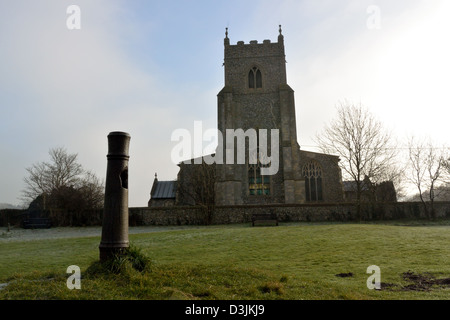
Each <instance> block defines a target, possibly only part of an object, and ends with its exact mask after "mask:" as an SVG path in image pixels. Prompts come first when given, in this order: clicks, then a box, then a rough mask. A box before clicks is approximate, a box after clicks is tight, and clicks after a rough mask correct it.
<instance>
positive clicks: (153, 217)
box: [129, 202, 450, 225]
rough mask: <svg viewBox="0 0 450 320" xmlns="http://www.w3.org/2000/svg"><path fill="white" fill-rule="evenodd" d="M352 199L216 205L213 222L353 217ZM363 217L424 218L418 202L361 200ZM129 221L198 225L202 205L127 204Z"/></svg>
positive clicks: (448, 209) (442, 207) (442, 214)
mask: <svg viewBox="0 0 450 320" xmlns="http://www.w3.org/2000/svg"><path fill="white" fill-rule="evenodd" d="M435 210H436V217H437V218H450V202H437V203H435ZM356 212H357V210H356V205H355V204H354V203H336V204H316V205H311V204H309V205H303V204H298V205H284V204H279V205H239V206H216V208H215V213H214V218H213V222H212V223H213V224H234V223H249V222H251V217H252V215H253V214H262V213H267V214H275V215H276V216H277V217H278V220H279V221H280V222H326V221H336V222H340V221H344V222H345V221H355V220H356ZM362 213H363V218H362V219H363V220H366V221H370V220H396V219H425V218H426V215H425V211H424V208H423V205H422V204H421V203H420V202H397V203H384V204H375V205H373V204H363V205H362ZM129 215H130V225H201V224H203V221H204V220H203V216H204V214H203V211H202V208H200V207H196V206H185V207H155V208H149V207H142V208H130V209H129Z"/></svg>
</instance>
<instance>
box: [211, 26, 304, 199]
mask: <svg viewBox="0 0 450 320" xmlns="http://www.w3.org/2000/svg"><path fill="white" fill-rule="evenodd" d="M224 47H225V48H224V49H225V50H224V52H225V54H224V73H225V86H224V87H223V89H222V90H221V91H220V93H219V94H218V96H217V100H218V105H217V108H218V129H219V131H220V132H221V133H222V135H223V139H224V141H223V146H222V147H223V150H222V151H223V155H225V154H226V148H227V146H229V145H230V144H231V143H233V141H227V138H226V134H225V133H226V131H227V129H234V130H236V129H242V130H244V131H247V130H248V129H254V130H256V131H257V132H259V130H260V129H267V132H268V137H269V138H268V139H267V140H268V142H267V143H268V144H269V145H270V141H271V139H270V133H271V132H273V131H271V130H277V131H278V133H279V139H278V144H277V145H278V149H277V151H278V153H277V154H278V156H279V158H278V159H277V160H278V171H277V172H276V173H275V174H272V175H262V174H261V169H262V168H263V167H264V164H262V163H260V162H259V161H258V162H257V163H256V164H255V163H251V161H249V158H248V153H247V152H246V154H247V155H246V160H245V164H237V163H236V162H235V163H233V164H229V163H228V162H227V163H225V162H224V164H221V165H216V174H217V175H216V186H215V189H216V204H217V205H240V204H264V203H304V202H305V179H304V177H303V176H302V173H301V172H302V170H301V168H300V164H301V162H300V154H301V152H300V147H299V145H298V143H297V131H296V119H295V104H294V91H293V90H292V89H291V87H290V86H289V85H288V84H287V75H286V59H285V48H284V36H283V35H282V30H281V26H280V29H279V35H278V42H276V43H273V42H271V41H270V40H264V41H263V42H262V43H258V41H250V43H248V44H245V43H244V42H243V41H239V42H237V44H236V45H231V44H230V39H229V38H228V28H227V30H226V33H225V39H224ZM233 139H234V138H233ZM273 147H274V146H272V145H270V147H269V149H268V150H269V151H268V152H269V153H271V154H272V155H273V154H275V153H274V152H272V151H274V150H273ZM235 154H236V152H235Z"/></svg>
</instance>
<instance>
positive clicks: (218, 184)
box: [149, 26, 344, 207]
mask: <svg viewBox="0 0 450 320" xmlns="http://www.w3.org/2000/svg"><path fill="white" fill-rule="evenodd" d="M223 66H224V73H225V74H224V75H225V77H224V79H225V83H224V87H223V89H222V90H221V91H220V92H219V93H218V95H217V117H218V118H217V120H218V121H217V124H218V131H219V132H221V133H225V132H228V131H230V129H233V130H237V129H242V132H251V130H253V131H254V132H256V139H257V143H256V152H255V153H254V154H256V157H251V156H250V154H251V153H250V152H246V153H245V158H243V161H240V162H239V161H234V162H232V163H230V162H229V161H226V162H222V163H219V162H217V163H213V164H205V162H204V161H200V164H199V162H198V161H192V164H189V163H186V162H183V163H180V164H179V167H180V170H179V173H178V176H177V180H174V181H158V179H157V177H156V175H155V180H154V182H153V186H152V190H151V193H150V197H151V198H150V200H149V206H151V207H152V206H167V205H180V206H181V205H195V204H201V205H205V204H213V205H218V206H221V205H222V206H223V205H226V206H229V205H258V204H305V203H335V202H342V201H344V193H343V184H342V176H341V169H340V167H339V157H337V156H333V155H328V154H322V153H316V152H310V151H305V150H301V149H300V146H299V144H298V142H297V125H296V116H295V99H294V90H292V88H291V87H290V86H289V85H288V83H287V72H286V55H285V46H284V36H283V34H282V30H281V26H280V27H279V35H278V40H277V42H272V41H271V40H264V41H263V42H262V43H258V41H256V40H252V41H250V42H249V43H247V44H246V43H244V42H243V41H238V42H237V44H230V39H229V38H228V28H227V29H226V32H225V39H224V63H223ZM303 107H307V106H303ZM262 129H266V130H265V132H267V133H270V134H268V136H269V137H267V140H268V141H271V142H272V143H270V144H269V145H267V144H268V142H267V143H266V145H267V148H266V149H265V150H262V149H261V148H260V147H261V143H260V142H261V141H260V139H261V136H260V135H258V134H257V133H258V132H262V131H263V130H262ZM227 130H228V131H227ZM235 132H236V131H235ZM275 133H276V135H274V134H275ZM246 138H248V141H246V142H245V146H246V148H250V142H249V139H250V135H249V136H247V137H246ZM273 138H275V139H276V140H274V139H273ZM231 140H232V141H231ZM235 141H236V139H235V137H234V136H231V137H229V136H228V135H226V136H224V137H223V141H222V143H219V146H218V147H217V149H216V154H221V155H225V154H227V155H228V154H229V153H230V149H229V148H230V146H231V148H234V149H235V150H234V151H235V152H232V154H234V157H236V154H237V153H238V152H237V150H236V147H237V146H236V144H235V143H234V142H235ZM274 142H275V143H274ZM232 151H233V150H232ZM263 151H265V152H266V156H267V157H266V158H270V159H272V160H271V162H273V163H274V160H276V164H277V167H276V169H277V170H276V172H272V173H270V174H267V170H264V169H265V168H267V166H270V164H271V163H268V162H267V159H263V158H264V155H265V154H264V152H263ZM274 156H276V157H277V158H276V159H275V158H274ZM273 163H272V164H273Z"/></svg>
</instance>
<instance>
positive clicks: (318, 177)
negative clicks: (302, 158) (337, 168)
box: [302, 161, 323, 201]
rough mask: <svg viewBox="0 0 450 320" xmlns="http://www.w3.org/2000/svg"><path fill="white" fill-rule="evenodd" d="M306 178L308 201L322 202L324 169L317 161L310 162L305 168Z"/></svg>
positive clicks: (304, 175)
mask: <svg viewBox="0 0 450 320" xmlns="http://www.w3.org/2000/svg"><path fill="white" fill-rule="evenodd" d="M302 174H303V177H304V178H305V187H306V188H305V189H306V201H322V200H323V196H322V168H321V167H320V165H319V164H318V163H317V162H316V161H310V162H308V163H307V164H305V165H304V166H303V170H302Z"/></svg>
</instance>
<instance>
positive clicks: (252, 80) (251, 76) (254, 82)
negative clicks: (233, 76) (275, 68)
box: [248, 67, 262, 89]
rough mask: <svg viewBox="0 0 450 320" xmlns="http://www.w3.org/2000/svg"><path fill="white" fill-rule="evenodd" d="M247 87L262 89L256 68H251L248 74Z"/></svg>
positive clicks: (258, 71)
mask: <svg viewBox="0 0 450 320" xmlns="http://www.w3.org/2000/svg"><path fill="white" fill-rule="evenodd" d="M248 87H249V88H250V89H256V88H262V75H261V71H260V70H259V69H258V68H257V67H253V68H252V69H251V70H250V71H249V73H248Z"/></svg>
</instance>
